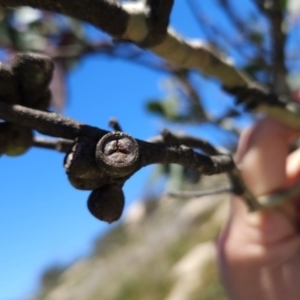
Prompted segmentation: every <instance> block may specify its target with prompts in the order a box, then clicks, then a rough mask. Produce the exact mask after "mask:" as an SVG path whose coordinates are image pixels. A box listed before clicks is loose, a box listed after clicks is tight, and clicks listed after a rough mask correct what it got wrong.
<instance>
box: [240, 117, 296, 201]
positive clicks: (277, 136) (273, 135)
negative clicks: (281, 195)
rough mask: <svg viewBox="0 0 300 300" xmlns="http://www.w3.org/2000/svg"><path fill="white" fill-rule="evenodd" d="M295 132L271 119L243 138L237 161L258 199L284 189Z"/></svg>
mask: <svg viewBox="0 0 300 300" xmlns="http://www.w3.org/2000/svg"><path fill="white" fill-rule="evenodd" d="M295 136H296V132H295V131H294V130H292V129H290V128H289V127H287V126H285V125H283V124H281V123H279V122H277V121H275V120H272V119H270V118H266V119H262V120H260V121H259V122H258V123H257V124H256V125H255V126H254V127H253V128H252V129H250V130H248V131H247V132H246V133H245V134H243V135H242V137H241V140H240V143H239V147H238V151H237V160H238V163H239V167H240V169H241V172H242V175H243V178H244V180H245V182H246V184H247V186H248V187H249V188H250V189H251V190H252V192H253V193H254V194H255V195H257V196H259V195H263V194H267V193H270V192H272V191H274V190H277V189H279V188H281V187H283V186H284V184H285V182H286V178H287V177H286V158H287V156H288V149H289V144H290V141H291V139H293V138H295Z"/></svg>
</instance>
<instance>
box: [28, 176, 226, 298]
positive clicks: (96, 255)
mask: <svg viewBox="0 0 300 300" xmlns="http://www.w3.org/2000/svg"><path fill="white" fill-rule="evenodd" d="M221 184H225V183H224V178H223V177H215V176H214V177H212V178H209V179H206V180H204V181H203V180H202V184H201V189H207V188H213V187H216V186H220V185H221ZM228 198H229V196H228V195H215V196H205V197H201V198H193V199H188V200H186V199H185V200H184V199H175V198H171V197H168V196H165V197H162V198H161V199H160V200H159V201H153V200H152V201H145V202H139V203H136V204H134V205H133V206H132V208H131V210H130V211H129V213H128V215H127V217H126V218H125V220H124V222H123V223H121V224H119V225H118V226H116V227H114V228H113V229H112V230H111V231H110V232H109V233H108V234H106V235H105V236H103V237H101V238H100V239H99V240H98V241H97V242H96V243H95V245H94V252H93V254H92V255H91V257H89V258H85V259H82V260H78V261H77V262H75V263H74V264H73V265H71V266H70V267H69V268H67V269H65V270H55V269H53V270H49V271H48V272H46V273H45V274H44V276H43V280H42V283H43V284H42V287H41V291H40V292H39V295H37V296H36V297H35V298H34V300H199V299H201V300H223V299H226V297H225V296H224V291H223V288H222V285H221V284H220V282H219V280H218V275H217V272H216V266H215V261H214V256H215V251H214V246H213V244H214V239H215V237H216V235H217V233H218V231H219V230H220V227H221V225H222V223H223V222H224V220H225V218H226V216H227V210H228Z"/></svg>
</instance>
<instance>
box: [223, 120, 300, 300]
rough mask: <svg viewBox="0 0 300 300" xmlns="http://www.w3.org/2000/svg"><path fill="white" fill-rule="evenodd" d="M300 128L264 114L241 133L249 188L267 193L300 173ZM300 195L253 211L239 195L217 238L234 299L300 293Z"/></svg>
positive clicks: (286, 299) (293, 297)
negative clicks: (298, 144) (296, 144)
mask: <svg viewBox="0 0 300 300" xmlns="http://www.w3.org/2000/svg"><path fill="white" fill-rule="evenodd" d="M297 136H299V132H295V131H294V130H292V129H290V128H288V127H286V126H285V125H282V124H280V123H278V122H277V121H274V120H272V119H262V120H260V121H259V122H258V123H257V124H256V125H255V126H254V127H252V128H251V129H248V130H246V131H245V132H244V133H243V134H242V137H241V139H240V143H239V147H238V151H237V157H236V161H237V164H238V165H239V167H240V168H241V172H242V175H243V178H244V180H245V182H246V184H247V186H248V187H249V189H250V190H251V191H252V192H253V193H254V194H255V195H256V196H261V195H266V194H270V193H272V192H274V191H278V190H282V189H286V188H288V187H289V186H290V185H292V184H295V183H296V182H297V181H299V179H300V150H297V151H295V152H293V153H291V154H289V151H288V149H289V145H290V143H291V141H293V140H294V139H295V138H296V137H297ZM299 225H300V195H299V197H298V198H296V199H291V200H289V201H286V203H284V204H283V205H281V206H280V207H276V208H272V209H268V210H265V211H260V212H254V213H249V212H248V210H247V208H246V206H245V204H244V203H243V202H242V201H241V199H239V198H238V197H234V198H233V199H232V203H231V210H230V216H229V219H228V221H227V224H226V225H225V227H224V229H223V231H222V232H221V234H220V237H219V239H218V241H217V252H218V262H219V269H220V274H221V277H222V280H223V282H224V286H225V288H226V291H227V294H228V296H229V299H230V300H253V299H255V300H299V299H300V278H299V274H300V232H299V229H300V226H299Z"/></svg>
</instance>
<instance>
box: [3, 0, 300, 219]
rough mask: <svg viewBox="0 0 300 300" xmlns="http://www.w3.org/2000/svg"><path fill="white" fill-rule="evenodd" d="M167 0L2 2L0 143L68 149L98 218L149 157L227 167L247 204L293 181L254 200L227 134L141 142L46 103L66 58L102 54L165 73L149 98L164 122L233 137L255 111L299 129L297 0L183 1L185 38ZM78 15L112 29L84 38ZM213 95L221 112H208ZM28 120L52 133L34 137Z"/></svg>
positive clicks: (60, 96) (75, 176) (59, 103)
mask: <svg viewBox="0 0 300 300" xmlns="http://www.w3.org/2000/svg"><path fill="white" fill-rule="evenodd" d="M173 2H174V1H172V0H164V1H163V0H147V1H108V0H99V1H95V0H85V1H82V0H73V1H72V2H70V1H69V0H58V1H54V2H53V1H45V0H0V6H1V11H0V14H1V21H0V33H1V34H0V46H1V48H2V49H3V51H2V53H1V57H2V60H3V62H4V63H2V64H1V69H0V84H1V88H0V118H1V119H2V120H3V121H2V122H1V123H0V152H1V153H2V154H6V155H20V154H23V153H24V152H26V151H27V150H28V149H29V148H30V147H44V148H50V149H53V150H58V151H62V152H66V156H65V163H64V166H65V169H66V172H67V176H68V178H69V180H70V183H71V184H72V185H73V186H74V187H75V188H78V189H82V190H91V191H92V192H91V195H90V197H89V200H88V207H89V209H90V211H91V213H92V214H93V215H94V216H96V217H97V218H99V219H101V220H105V221H108V222H113V221H115V220H117V219H118V218H119V217H120V215H121V213H122V209H123V205H124V195H123V192H122V187H123V185H124V183H125V182H126V181H127V180H128V179H129V178H130V177H131V176H132V175H133V174H134V173H135V172H137V171H138V170H139V169H141V168H142V167H144V166H146V165H149V164H154V163H156V164H162V165H168V164H171V163H175V164H179V165H182V166H183V167H184V170H185V171H186V170H187V169H192V170H194V171H195V172H196V173H197V174H204V175H213V174H218V173H223V172H226V173H227V174H228V179H229V182H230V184H231V186H230V188H229V189H230V190H231V192H232V193H235V194H239V195H242V196H243V198H244V199H245V201H246V203H247V205H248V206H249V208H250V209H252V210H256V209H262V208H264V207H265V206H270V205H275V203H278V202H280V201H283V199H284V198H287V197H289V196H290V195H292V194H293V193H295V191H298V189H299V188H298V187H292V188H291V190H289V191H287V192H285V193H284V194H275V195H271V196H269V197H268V198H267V199H256V198H255V197H254V196H253V195H252V194H251V192H250V191H249V190H248V189H247V187H246V186H245V185H244V183H243V180H242V178H241V176H240V174H239V170H238V168H237V166H236V165H235V164H234V161H233V159H232V157H231V155H230V154H233V153H234V150H235V144H232V143H231V144H230V145H228V144H227V145H223V146H226V147H227V148H229V150H226V151H225V150H224V149H219V148H217V147H215V146H213V145H211V144H209V143H208V142H207V141H205V140H203V139H201V137H192V136H189V135H182V134H175V133H172V132H170V131H168V130H164V131H163V132H162V134H161V135H160V136H157V137H153V138H151V139H149V141H141V140H138V139H134V138H133V137H131V136H130V135H128V134H125V133H123V132H122V128H121V126H120V124H118V122H117V121H116V120H114V121H112V122H111V123H110V125H111V127H112V130H113V131H112V132H111V133H109V132H107V131H105V130H102V129H99V128H95V127H92V126H89V125H85V124H82V123H79V122H77V121H75V120H72V119H69V118H66V117H63V116H62V115H61V114H58V113H53V112H51V111H53V110H55V111H57V112H59V111H61V110H62V109H63V107H64V106H65V105H66V86H65V82H66V75H67V74H68V72H70V71H71V70H72V67H73V66H74V65H76V63H78V62H79V61H80V60H81V59H82V58H83V57H85V56H86V55H95V54H98V55H106V56H111V57H120V58H122V59H126V60H130V61H131V62H132V63H138V64H142V65H145V66H146V67H149V68H154V69H156V70H157V71H160V72H166V73H168V74H169V76H170V80H169V81H168V91H169V95H167V96H166V98H165V99H150V100H149V102H148V104H147V109H148V110H149V111H150V112H152V113H155V114H158V115H160V116H161V117H162V118H163V119H165V120H166V121H167V122H169V124H170V123H174V122H177V123H178V122H179V123H184V124H197V125H198V126H203V124H210V125H211V126H213V127H214V128H215V130H221V131H222V132H224V134H227V135H231V136H234V137H236V138H235V139H234V141H235V142H236V141H237V138H238V136H239V134H240V121H241V120H244V119H245V118H247V119H248V120H255V119H256V118H257V117H259V116H260V115H261V114H266V115H269V116H271V117H273V118H276V119H278V120H279V121H281V122H284V123H286V124H287V125H289V126H292V127H293V128H297V129H299V127H300V119H299V117H298V116H299V105H298V101H299V100H300V98H299V95H300V94H299V93H300V92H299V82H298V78H299V63H298V61H299V59H298V55H297V53H298V49H297V48H298V45H299V43H297V37H296V35H295V32H296V30H297V27H298V26H299V5H298V4H297V1H293V0H290V1H278V0H277V1H276V0H264V1H263V0H252V1H250V0H249V1H246V0H244V1H241V2H240V1H233V0H232V1H230V0H215V1H212V2H211V3H210V4H207V3H206V2H205V3H202V2H199V1H193V0H188V1H187V3H188V5H189V6H190V8H191V11H192V12H193V14H194V17H195V20H196V21H197V23H198V25H199V29H200V31H201V32H202V36H203V37H202V38H201V39H193V40H191V39H188V38H187V37H182V36H180V35H179V34H178V33H177V32H176V31H175V30H174V29H173V28H172V22H171V23H170V16H171V13H172V7H173V4H174V3H173ZM24 5H27V6H26V7H24ZM241 5H243V7H241ZM212 8H213V9H212ZM37 9H39V10H37ZM86 22H87V23H90V24H92V25H94V26H96V27H97V28H99V29H100V30H102V31H104V32H106V33H108V34H109V36H110V37H107V36H106V35H103V34H99V35H98V36H97V38H91V37H90V36H89V35H88V34H87V30H86ZM231 57H234V60H235V62H233V59H231ZM199 79H200V80H201V81H202V82H204V83H208V82H212V83H213V89H211V91H213V92H211V93H210V94H216V95H220V97H223V99H226V101H223V102H222V103H221V102H218V101H217V100H214V99H211V98H210V97H211V95H209V94H208V92H207V86H206V85H203V86H201V87H200V88H199V87H198V86H197V85H196V84H195V82H196V81H197V80H199ZM210 103H213V104H214V106H217V109H216V110H215V111H216V112H217V113H214V114H213V113H211V111H210V109H209V104H210ZM33 130H34V132H39V133H43V134H46V135H48V136H52V137H56V138H58V139H57V140H53V139H51V140H45V139H41V138H40V136H39V135H37V134H33ZM165 170H167V169H165ZM169 170H170V169H169ZM226 191H228V188H226ZM175 194H176V193H175ZM107 199H111V200H109V201H107ZM262 200H263V202H262Z"/></svg>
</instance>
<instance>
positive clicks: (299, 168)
mask: <svg viewBox="0 0 300 300" xmlns="http://www.w3.org/2000/svg"><path fill="white" fill-rule="evenodd" d="M286 175H287V182H286V186H287V187H288V186H291V185H293V184H295V183H296V182H297V181H298V180H299V179H300V149H297V150H295V151H294V152H292V153H291V154H290V155H289V156H288V158H287V163H286Z"/></svg>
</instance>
